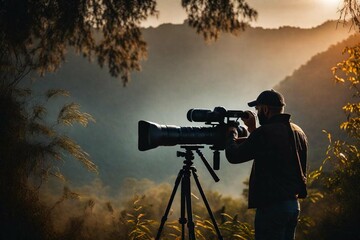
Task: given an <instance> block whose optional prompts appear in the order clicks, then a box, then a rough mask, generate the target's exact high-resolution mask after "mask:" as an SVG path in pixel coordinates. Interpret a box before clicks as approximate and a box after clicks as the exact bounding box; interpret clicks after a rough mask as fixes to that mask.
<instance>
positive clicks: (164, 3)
mask: <svg viewBox="0 0 360 240" xmlns="http://www.w3.org/2000/svg"><path fill="white" fill-rule="evenodd" d="M342 1H343V0H247V1H246V2H247V3H248V4H249V5H250V6H251V7H253V8H255V9H256V10H257V11H258V19H257V21H256V22H254V23H251V25H252V26H254V27H255V26H260V27H264V28H278V27H281V26H297V27H301V28H311V27H316V26H318V25H320V24H322V23H324V22H325V21H326V20H334V19H336V20H337V19H338V18H339V12H338V9H339V7H341V4H340V3H341V2H342ZM157 9H158V10H159V12H160V14H159V17H158V18H155V17H151V18H149V19H148V20H147V21H146V22H145V23H143V26H144V27H149V26H152V27H156V26H158V25H160V24H163V23H174V24H180V23H183V22H184V19H185V18H186V12H185V10H184V9H183V8H182V7H181V0H158V1H157Z"/></svg>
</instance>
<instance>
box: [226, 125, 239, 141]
mask: <svg viewBox="0 0 360 240" xmlns="http://www.w3.org/2000/svg"><path fill="white" fill-rule="evenodd" d="M226 135H227V136H229V137H230V136H232V137H233V139H237V138H238V137H239V133H238V131H237V128H236V127H229V128H228V129H227V133H226Z"/></svg>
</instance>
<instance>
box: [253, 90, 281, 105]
mask: <svg viewBox="0 0 360 240" xmlns="http://www.w3.org/2000/svg"><path fill="white" fill-rule="evenodd" d="M257 105H269V106H274V107H282V106H285V100H284V97H283V95H281V93H279V92H276V91H275V90H273V89H271V90H266V91H263V92H262V93H260V95H259V96H258V97H257V99H256V100H255V101H252V102H249V103H248V106H249V107H255V106H257Z"/></svg>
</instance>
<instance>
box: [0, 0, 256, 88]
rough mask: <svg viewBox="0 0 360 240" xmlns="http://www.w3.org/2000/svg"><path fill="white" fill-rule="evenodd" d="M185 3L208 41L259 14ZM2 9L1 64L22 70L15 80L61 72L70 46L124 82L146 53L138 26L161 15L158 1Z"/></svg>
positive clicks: (19, 0) (22, 3)
mask: <svg viewBox="0 0 360 240" xmlns="http://www.w3.org/2000/svg"><path fill="white" fill-rule="evenodd" d="M182 5H183V6H184V8H186V10H187V12H188V13H189V24H190V25H191V26H193V27H196V28H197V31H198V32H199V33H203V35H204V37H205V38H206V39H207V38H208V37H209V38H210V39H216V38H217V37H218V35H219V33H220V32H231V33H235V32H238V31H239V30H240V29H243V28H244V23H243V22H242V21H239V17H244V18H248V19H249V20H253V19H254V18H255V16H256V12H255V10H253V9H251V8H250V7H249V6H248V5H247V4H246V3H245V2H244V0H237V1H229V0H226V1H212V0H206V1H199V0H194V1H182ZM0 9H1V11H0V29H1V32H0V44H1V48H0V49H1V52H0V59H1V63H2V66H6V67H8V68H11V67H13V66H21V69H22V70H21V71H20V72H18V73H17V74H18V77H17V78H16V79H15V82H17V81H18V80H19V79H21V77H22V76H23V75H24V74H25V75H26V73H27V72H28V71H29V70H32V69H36V70H37V71H38V72H39V73H40V74H42V75H43V74H45V73H46V72H52V71H55V70H57V69H58V68H59V67H60V65H61V63H62V62H64V60H65V56H66V51H67V50H68V49H69V47H71V48H73V49H75V51H76V52H77V53H79V54H82V55H83V56H84V57H86V58H88V59H89V60H90V59H92V58H96V59H97V61H98V64H99V65H100V66H101V67H104V66H107V67H108V69H109V72H110V74H111V75H112V76H114V77H118V76H120V77H121V79H122V81H123V83H124V84H126V83H127V82H128V81H129V75H130V72H131V71H134V70H137V71H138V70H140V61H141V60H144V59H145V58H146V55H147V49H146V47H147V46H146V42H145V41H144V40H143V37H142V33H141V30H140V24H141V22H142V21H144V20H146V19H147V18H148V17H149V16H157V14H158V11H157V10H156V0H136V1H124V0H102V1H97V0H80V1H67V0H56V1H50V2H49V1H45V0H40V1H38V0H36V1H35V0H16V1H14V0H4V1H1V2H0ZM14 29H16V31H14Z"/></svg>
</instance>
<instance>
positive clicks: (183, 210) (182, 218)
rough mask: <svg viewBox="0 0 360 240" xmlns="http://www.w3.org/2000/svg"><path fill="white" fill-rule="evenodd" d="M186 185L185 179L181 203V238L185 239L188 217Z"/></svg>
mask: <svg viewBox="0 0 360 240" xmlns="http://www.w3.org/2000/svg"><path fill="white" fill-rule="evenodd" d="M184 189H185V186H184V181H181V200H180V201H181V202H180V203H181V205H180V218H179V223H180V224H181V239H182V240H184V239H185V224H186V223H187V220H186V217H185V192H184Z"/></svg>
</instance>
